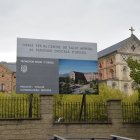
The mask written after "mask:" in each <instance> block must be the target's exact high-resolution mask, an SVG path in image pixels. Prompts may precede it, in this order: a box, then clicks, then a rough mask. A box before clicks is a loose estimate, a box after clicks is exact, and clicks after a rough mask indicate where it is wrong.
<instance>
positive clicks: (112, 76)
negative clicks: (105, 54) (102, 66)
mask: <svg viewBox="0 0 140 140" xmlns="http://www.w3.org/2000/svg"><path fill="white" fill-rule="evenodd" d="M114 77H115V73H114V70H113V69H110V78H114Z"/></svg>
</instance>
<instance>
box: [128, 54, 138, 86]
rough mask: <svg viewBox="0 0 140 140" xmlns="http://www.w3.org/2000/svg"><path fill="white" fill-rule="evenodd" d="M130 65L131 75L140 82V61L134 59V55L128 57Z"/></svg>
mask: <svg viewBox="0 0 140 140" xmlns="http://www.w3.org/2000/svg"><path fill="white" fill-rule="evenodd" d="M127 64H128V67H129V68H130V77H131V78H132V79H133V80H134V81H135V82H136V83H137V84H140V61H138V60H134V59H133V58H132V57H129V58H128V59H127Z"/></svg>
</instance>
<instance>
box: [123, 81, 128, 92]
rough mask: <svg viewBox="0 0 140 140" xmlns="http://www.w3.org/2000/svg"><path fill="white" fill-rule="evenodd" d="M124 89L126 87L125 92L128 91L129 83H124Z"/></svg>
mask: <svg viewBox="0 0 140 140" xmlns="http://www.w3.org/2000/svg"><path fill="white" fill-rule="evenodd" d="M123 89H124V92H125V93H128V84H127V83H125V84H124V87H123Z"/></svg>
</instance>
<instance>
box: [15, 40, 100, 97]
mask: <svg viewBox="0 0 140 140" xmlns="http://www.w3.org/2000/svg"><path fill="white" fill-rule="evenodd" d="M97 67H98V64H97V44H96V43H85V42H72V41H56V40H41V39H25V38H18V39H17V72H16V75H17V76H16V77H17V80H16V81H17V83H16V92H17V93H31V94H32V93H40V94H46V95H52V94H58V93H60V94H80V93H89V94H97V93H98V80H97V79H98V73H97V72H98V69H97Z"/></svg>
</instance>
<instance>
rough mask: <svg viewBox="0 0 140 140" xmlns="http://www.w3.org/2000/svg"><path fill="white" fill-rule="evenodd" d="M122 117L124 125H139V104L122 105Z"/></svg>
mask: <svg viewBox="0 0 140 140" xmlns="http://www.w3.org/2000/svg"><path fill="white" fill-rule="evenodd" d="M122 117H123V122H124V123H140V104H139V103H138V102H135V103H122Z"/></svg>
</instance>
